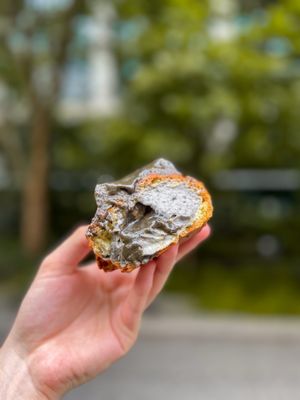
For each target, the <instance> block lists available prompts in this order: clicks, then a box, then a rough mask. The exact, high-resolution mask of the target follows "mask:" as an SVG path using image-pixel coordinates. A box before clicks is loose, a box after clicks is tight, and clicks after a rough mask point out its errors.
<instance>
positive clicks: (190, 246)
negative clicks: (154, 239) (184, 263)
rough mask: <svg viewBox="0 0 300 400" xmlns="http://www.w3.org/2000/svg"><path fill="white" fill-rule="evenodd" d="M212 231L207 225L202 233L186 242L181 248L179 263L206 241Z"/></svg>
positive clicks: (178, 257) (178, 255)
mask: <svg viewBox="0 0 300 400" xmlns="http://www.w3.org/2000/svg"><path fill="white" fill-rule="evenodd" d="M210 232H211V229H210V227H209V225H205V226H204V228H202V229H201V231H200V232H198V233H196V234H195V235H194V236H192V237H191V238H190V239H188V240H187V241H186V242H184V243H182V244H181V245H180V246H179V250H178V254H177V261H179V260H181V259H182V258H183V257H184V256H185V255H186V254H188V253H189V252H190V251H192V250H194V249H195V248H196V247H197V246H198V245H199V244H200V243H202V242H203V241H204V240H206V239H207V238H208V237H209V235H210Z"/></svg>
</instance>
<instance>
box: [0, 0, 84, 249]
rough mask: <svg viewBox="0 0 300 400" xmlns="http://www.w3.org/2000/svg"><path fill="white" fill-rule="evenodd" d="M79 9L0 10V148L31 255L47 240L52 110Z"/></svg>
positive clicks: (74, 5) (35, 6) (37, 5)
mask: <svg viewBox="0 0 300 400" xmlns="http://www.w3.org/2000/svg"><path fill="white" fill-rule="evenodd" d="M47 4H48V5H47ZM83 7H84V2H80V1H77V0H74V1H65V2H60V3H59V2H54V3H53V4H52V5H51V3H49V2H48V3H47V2H44V3H43V2H39V1H34V0H30V1H25V0H17V1H13V2H11V1H9V0H3V1H1V5H0V15H1V26H0V42H1V46H0V58H1V63H0V74H1V94H2V100H3V101H2V102H3V106H2V110H3V114H2V115H1V131H0V143H1V147H2V149H3V150H4V151H5V154H6V156H7V158H8V161H9V164H10V166H11V169H12V171H13V172H14V176H15V180H16V181H18V182H17V184H19V185H20V186H21V188H22V213H21V214H22V218H21V236H22V242H23V246H24V248H25V250H27V251H28V252H29V253H36V252H38V251H39V250H41V248H42V247H43V245H44V244H45V240H46V237H47V231H48V225H49V220H48V216H49V211H48V209H49V193H48V184H49V172H50V168H51V159H52V154H51V148H52V145H53V143H52V138H53V129H54V126H55V122H56V121H57V115H56V111H57V110H56V108H57V102H58V100H59V97H60V95H61V91H62V84H63V77H64V70H65V67H66V65H67V63H68V61H69V60H70V58H71V57H72V53H73V55H74V51H76V46H75V45H74V42H75V41H76V32H75V30H74V21H75V18H76V16H77V15H78V14H80V13H82V12H84V8H83Z"/></svg>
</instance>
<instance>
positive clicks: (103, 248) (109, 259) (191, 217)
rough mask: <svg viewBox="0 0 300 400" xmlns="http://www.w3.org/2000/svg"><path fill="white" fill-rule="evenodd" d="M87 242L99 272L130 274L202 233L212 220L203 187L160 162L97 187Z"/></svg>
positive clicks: (162, 161) (208, 201) (172, 167)
mask: <svg viewBox="0 0 300 400" xmlns="http://www.w3.org/2000/svg"><path fill="white" fill-rule="evenodd" d="M95 198H96V203H97V211H96V214H95V216H94V218H93V220H92V222H91V224H90V225H89V227H88V230H87V233H86V237H87V239H88V241H89V244H90V246H91V248H92V249H93V251H94V253H95V255H96V259H97V263H98V265H99V268H101V269H103V270H104V271H113V270H115V269H120V270H121V271H123V272H130V271H132V270H134V269H135V268H137V267H139V266H141V265H143V264H146V263H147V262H148V261H150V260H152V259H153V258H155V257H157V256H158V255H160V254H161V253H163V252H164V251H165V250H167V249H168V247H169V246H170V245H171V244H173V243H177V242H178V241H180V240H182V239H184V238H186V237H188V236H190V235H192V234H193V233H195V232H196V231H199V230H200V229H201V228H202V227H203V226H204V225H205V224H206V223H207V221H208V220H209V219H210V218H211V216H212V212H213V206H212V203H211V197H210V195H209V193H208V192H207V190H206V189H205V187H204V185H203V183H202V182H199V181H198V180H196V179H195V178H192V177H190V176H183V175H182V174H181V173H180V172H179V171H178V170H177V169H176V168H175V166H174V165H173V164H172V163H171V162H170V161H167V160H165V159H162V158H161V159H158V160H155V161H153V162H152V163H151V164H149V165H146V166H145V167H144V168H141V169H139V170H137V171H135V172H133V173H132V174H130V175H128V176H126V177H125V178H123V179H121V180H119V181H116V182H110V183H102V184H98V185H97V186H96V189H95Z"/></svg>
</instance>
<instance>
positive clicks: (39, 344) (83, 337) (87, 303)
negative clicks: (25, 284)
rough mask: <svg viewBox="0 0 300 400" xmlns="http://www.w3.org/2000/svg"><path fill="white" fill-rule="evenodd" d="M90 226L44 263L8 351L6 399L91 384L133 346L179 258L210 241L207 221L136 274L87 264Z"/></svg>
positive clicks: (0, 387) (1, 353)
mask: <svg viewBox="0 0 300 400" xmlns="http://www.w3.org/2000/svg"><path fill="white" fill-rule="evenodd" d="M85 231H86V226H82V227H80V228H78V229H77V230H76V231H75V232H74V233H73V234H72V235H71V236H69V237H68V238H67V239H66V240H65V241H64V242H63V243H62V244H61V245H60V246H58V247H57V248H56V249H55V250H54V251H53V252H52V253H50V254H49V255H48V256H47V257H46V258H45V259H44V261H43V262H42V264H41V266H40V268H39V270H38V272H37V275H36V277H35V279H34V281H33V283H32V285H31V287H30V288H29V290H28V292H27V294H26V296H25V298H24V300H23V302H22V304H21V307H20V310H19V312H18V315H17V318H16V320H15V323H14V325H13V327H12V330H11V332H10V333H9V335H8V337H7V339H6V341H5V343H4V345H3V346H2V348H1V350H0V398H1V399H2V400H12V399H13V400H19V399H22V400H44V399H47V400H53V399H54V400H55V399H61V398H62V396H63V395H64V394H65V393H66V392H68V391H69V390H71V389H72V388H74V387H76V386H78V385H80V384H82V383H84V382H87V381H88V380H90V379H92V378H94V377H95V376H96V375H98V374H99V373H101V372H102V371H103V370H105V369H106V368H107V367H108V366H110V365H111V364H112V363H113V362H115V361H116V360H118V359H119V358H120V357H122V356H123V355H125V354H126V353H127V352H128V350H129V349H130V348H131V347H132V346H133V344H134V342H135V340H136V338H137V335H138V332H139V326H140V321H141V317H142V315H143V312H144V311H145V309H146V308H147V307H148V306H149V304H151V302H152V301H153V300H154V299H155V298H156V296H157V295H158V293H159V292H160V291H161V289H162V288H163V286H164V284H165V282H166V280H167V278H168V276H169V274H170V272H171V270H172V268H173V267H174V265H175V263H176V262H177V261H179V260H180V259H181V258H182V257H184V256H185V255H186V254H187V253H189V252H190V251H191V250H193V249H194V248H195V247H196V246H198V245H199V244H200V243H201V242H202V241H204V240H205V239H206V238H207V237H208V236H209V233H210V228H209V227H208V226H205V227H204V228H203V229H202V230H201V231H200V232H199V233H197V234H195V235H194V236H192V237H191V238H190V239H188V240H187V241H185V242H184V243H182V244H180V245H178V244H176V245H172V246H171V247H170V248H169V249H168V250H167V251H166V252H165V253H163V254H162V255H160V256H159V257H158V258H157V259H156V260H153V261H151V262H149V263H148V264H147V265H145V266H143V267H142V268H139V269H137V270H135V271H133V272H132V273H121V272H120V271H114V272H111V273H105V272H103V271H100V270H99V269H98V267H97V265H96V263H95V262H93V263H91V264H89V265H87V266H84V267H83V268H80V267H79V264H80V262H81V261H82V260H83V259H84V257H85V256H86V255H87V254H88V253H89V251H90V250H89V248H88V245H87V241H86V239H85Z"/></svg>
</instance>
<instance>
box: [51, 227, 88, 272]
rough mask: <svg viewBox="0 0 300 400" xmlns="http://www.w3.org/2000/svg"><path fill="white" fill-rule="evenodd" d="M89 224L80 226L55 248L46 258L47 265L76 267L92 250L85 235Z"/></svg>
mask: <svg viewBox="0 0 300 400" xmlns="http://www.w3.org/2000/svg"><path fill="white" fill-rule="evenodd" d="M86 230H87V225H83V226H80V227H78V228H77V229H76V230H75V231H74V232H73V233H72V234H71V235H70V236H69V237H68V238H67V239H66V240H64V241H63V242H62V243H61V244H60V245H59V246H58V247H56V249H55V250H53V251H52V252H51V253H50V254H49V255H48V256H47V257H46V258H45V260H44V262H43V265H44V266H45V267H47V266H49V267H50V265H51V266H52V267H55V265H57V266H58V267H59V269H60V270H61V269H62V268H64V269H65V268H68V269H70V268H72V267H73V268H75V267H76V266H77V265H78V264H79V263H80V261H82V260H83V258H84V257H85V256H86V255H87V254H88V253H89V252H90V247H89V244H88V241H87V239H86V237H85V232H86Z"/></svg>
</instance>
